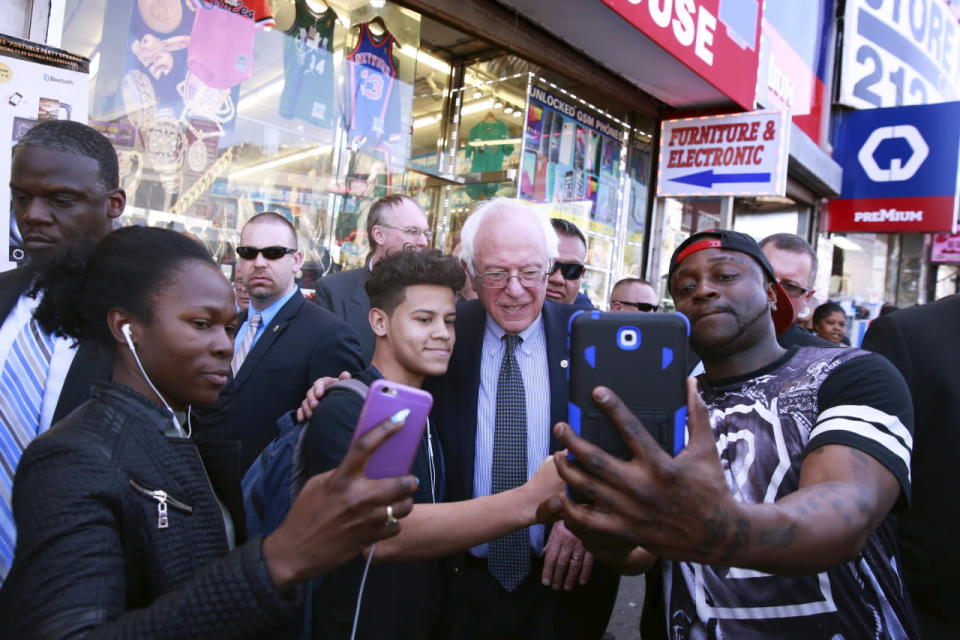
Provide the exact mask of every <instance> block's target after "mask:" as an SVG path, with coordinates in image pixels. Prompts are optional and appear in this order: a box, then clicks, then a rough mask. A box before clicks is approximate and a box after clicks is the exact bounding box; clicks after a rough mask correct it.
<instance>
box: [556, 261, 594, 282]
mask: <svg viewBox="0 0 960 640" xmlns="http://www.w3.org/2000/svg"><path fill="white" fill-rule="evenodd" d="M584 269H586V267H585V266H584V265H582V264H580V263H579V262H554V263H553V269H550V275H553V274H555V273H556V272H557V270H559V271H560V275H562V276H563V279H564V280H577V279H579V278H580V276H582V275H583V270H584Z"/></svg>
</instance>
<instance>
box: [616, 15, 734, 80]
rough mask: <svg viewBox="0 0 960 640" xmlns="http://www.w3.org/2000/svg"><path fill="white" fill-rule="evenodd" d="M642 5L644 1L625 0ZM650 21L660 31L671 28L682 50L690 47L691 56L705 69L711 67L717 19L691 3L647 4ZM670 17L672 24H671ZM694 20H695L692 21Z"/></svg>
mask: <svg viewBox="0 0 960 640" xmlns="http://www.w3.org/2000/svg"><path fill="white" fill-rule="evenodd" d="M627 1H628V2H629V3H630V4H634V5H636V4H641V3H642V2H643V0H627ZM647 8H648V9H649V10H650V19H651V20H653V22H654V24H656V25H657V26H658V27H660V28H662V29H666V28H667V27H672V31H673V37H674V38H676V39H677V42H678V43H680V45H681V46H684V47H689V46H690V45H693V52H694V54H696V56H697V57H698V58H700V59H701V60H703V61H704V62H705V63H707V64H708V65H711V66H712V65H713V51H712V47H713V34H714V32H715V31H716V30H717V17H716V16H714V15H713V14H712V13H710V11H708V10H707V8H706V7H704V6H702V5H697V4H696V3H695V2H694V0H647ZM671 16H674V17H673V20H672V21H671ZM694 16H695V17H694Z"/></svg>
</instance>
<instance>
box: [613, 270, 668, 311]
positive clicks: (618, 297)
mask: <svg viewBox="0 0 960 640" xmlns="http://www.w3.org/2000/svg"><path fill="white" fill-rule="evenodd" d="M659 308H660V305H659V300H658V299H657V292H656V291H654V290H653V286H652V285H651V284H650V283H649V282H647V281H646V280H644V279H643V278H624V279H623V280H619V281H618V282H617V284H615V285H613V291H611V292H610V311H617V312H623V311H643V312H644V313H651V312H653V311H656V310H657V309H659Z"/></svg>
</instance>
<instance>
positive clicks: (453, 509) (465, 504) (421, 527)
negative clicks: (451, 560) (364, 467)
mask: <svg viewBox="0 0 960 640" xmlns="http://www.w3.org/2000/svg"><path fill="white" fill-rule="evenodd" d="M561 491H563V483H562V482H561V481H560V477H559V475H557V468H556V465H555V464H554V461H553V458H552V457H551V458H547V459H546V461H544V463H543V464H542V465H541V466H540V469H539V470H538V471H537V473H536V474H535V475H534V476H533V477H532V478H531V479H530V480H529V481H527V482H526V483H525V484H523V485H521V486H519V487H517V488H515V489H510V490H509V491H504V492H502V493H497V494H494V495H491V496H482V497H479V498H474V499H472V500H461V501H460V502H446V503H440V504H417V505H415V506H414V508H413V511H412V512H411V513H410V515H409V516H407V517H406V518H405V519H404V520H403V527H402V529H401V531H400V533H399V534H398V535H396V536H394V537H393V538H389V539H387V540H382V541H381V542H378V543H377V546H376V550H375V551H374V554H375V555H374V557H375V559H376V560H377V561H380V562H398V561H407V560H423V559H426V558H438V557H440V556H445V555H449V554H451V553H456V552H457V551H463V550H465V549H469V548H470V547H474V546H476V545H478V544H483V543H485V542H489V541H491V540H493V539H495V538H499V537H500V536H503V535H506V534H507V533H510V532H511V531H515V530H517V529H520V528H522V527H528V526H530V525H532V524H536V523H537V506H538V505H539V504H540V503H541V502H543V501H544V500H546V499H547V498H548V497H550V496H552V495H556V494H558V493H560V492H561Z"/></svg>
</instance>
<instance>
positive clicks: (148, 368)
mask: <svg viewBox="0 0 960 640" xmlns="http://www.w3.org/2000/svg"><path fill="white" fill-rule="evenodd" d="M34 292H35V293H39V294H42V302H41V303H40V305H39V307H38V308H37V311H36V314H35V315H36V318H37V320H38V321H39V323H40V324H41V326H42V327H43V329H44V330H45V331H48V332H51V333H54V334H56V335H62V336H65V337H68V338H70V339H73V340H83V341H87V342H88V343H90V344H94V345H96V346H97V347H98V348H99V349H102V350H103V351H105V352H108V353H110V354H111V355H112V360H113V363H114V364H113V371H112V380H111V382H100V383H97V384H95V385H94V387H93V391H92V395H91V397H90V399H89V400H88V401H87V402H85V403H84V404H82V405H81V406H80V407H79V408H77V409H76V410H75V411H73V412H72V413H71V414H70V415H69V416H67V417H66V418H64V419H63V420H61V421H60V422H58V423H56V424H55V425H54V426H53V428H51V429H50V430H49V431H48V432H47V433H45V434H43V435H41V436H40V437H38V438H37V439H36V440H34V441H33V442H32V443H31V444H30V446H29V447H27V449H26V451H25V452H24V455H23V458H22V459H21V461H20V466H19V469H18V470H17V476H16V480H15V483H14V491H13V515H14V517H15V518H16V521H17V525H18V539H17V546H16V551H15V555H14V561H13V567H12V569H11V571H10V574H9V576H8V577H7V580H6V582H5V584H4V585H3V588H2V589H0V620H3V625H2V626H0V638H7V637H9V638H61V637H79V636H86V635H87V634H90V635H97V636H98V637H137V638H196V637H215V638H255V637H270V634H271V633H272V630H273V629H274V628H276V627H277V626H279V625H280V624H282V623H283V622H284V621H285V620H287V619H288V618H289V617H290V616H292V615H293V614H294V613H295V612H296V611H297V610H298V608H299V605H300V600H301V597H300V593H301V589H300V587H299V585H300V583H302V582H303V581H304V580H306V579H308V578H310V577H312V576H315V575H318V574H320V573H326V572H329V571H331V570H333V569H334V568H335V567H337V566H338V565H339V564H341V563H342V562H344V561H346V560H348V559H349V558H351V557H353V556H355V555H356V554H357V553H359V552H360V550H361V549H363V548H365V547H367V546H369V545H371V544H373V543H375V542H377V541H379V540H382V539H384V538H388V537H391V536H393V535H396V534H397V533H398V532H399V531H400V528H401V526H402V525H401V524H400V522H399V520H400V519H401V518H404V517H405V516H406V515H407V514H408V513H409V512H410V509H411V508H412V502H411V500H410V498H409V496H410V494H411V493H412V492H413V491H414V490H415V489H416V486H417V483H416V480H415V479H414V478H413V477H411V476H405V477H400V478H388V479H384V480H376V481H371V480H367V479H366V478H365V477H364V476H363V469H364V466H365V465H366V462H367V460H368V458H369V455H370V453H371V452H372V451H374V450H376V447H377V446H378V445H379V444H380V443H381V442H383V441H384V440H385V439H386V438H387V437H389V436H390V435H391V434H393V433H396V431H397V430H398V429H399V428H401V427H402V417H401V416H394V418H395V419H391V420H386V421H384V422H383V423H382V424H381V425H379V426H377V427H375V428H374V429H373V430H371V431H370V432H369V433H368V434H366V435H364V437H363V438H361V439H360V440H358V442H357V443H356V446H355V447H352V448H351V449H350V450H349V451H348V452H347V454H346V456H345V457H344V459H343V461H342V463H341V464H340V465H339V466H338V467H337V468H336V469H334V470H332V471H331V472H330V473H328V474H324V475H322V476H318V477H316V478H313V479H311V480H310V481H309V482H307V483H306V484H305V485H304V487H303V489H302V491H301V492H300V494H299V496H298V498H297V500H296V501H295V502H294V504H293V506H292V507H291V509H290V512H289V514H288V516H287V518H286V519H285V520H284V522H283V523H282V524H281V525H280V526H279V528H278V529H277V530H276V531H274V532H273V533H272V534H270V535H269V536H267V537H264V538H261V537H256V536H255V537H251V538H249V539H247V536H246V532H245V530H244V528H245V527H244V523H245V519H244V515H243V506H242V500H241V495H240V483H239V468H238V464H237V453H238V451H237V445H236V443H234V442H217V441H205V440H201V439H195V437H193V436H195V434H191V430H190V426H189V421H186V420H185V419H184V417H183V413H184V412H186V411H187V410H188V407H189V406H190V405H192V404H200V403H205V402H212V401H213V400H215V399H216V397H217V395H218V394H219V392H220V389H221V387H222V386H223V385H224V384H225V383H226V382H227V378H228V374H229V370H230V361H231V358H232V356H233V335H234V333H235V331H236V324H237V320H236V313H237V312H236V307H235V304H234V293H233V289H232V287H231V286H230V283H229V282H227V280H226V279H225V278H224V277H223V275H222V274H221V273H220V270H219V268H218V267H217V266H216V264H215V263H214V261H213V260H212V258H211V257H210V255H209V254H208V253H207V251H206V250H205V249H204V248H203V247H202V246H201V245H200V244H198V243H196V242H194V241H193V240H191V239H189V238H186V237H184V236H182V235H180V234H177V233H175V232H173V231H167V230H164V229H155V228H146V227H128V228H124V229H120V230H118V231H115V232H113V233H111V234H110V235H108V236H107V237H106V238H105V239H104V240H103V241H101V242H100V243H99V244H98V245H97V246H96V247H95V248H93V249H92V250H90V248H89V247H87V248H79V247H78V248H76V249H75V250H73V251H71V252H69V253H68V254H66V255H64V256H61V257H60V258H58V259H57V260H55V261H53V262H52V263H51V264H50V265H48V266H47V267H46V268H45V269H44V270H43V271H42V272H41V274H40V275H39V278H38V280H37V282H36V284H35V287H34Z"/></svg>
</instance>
